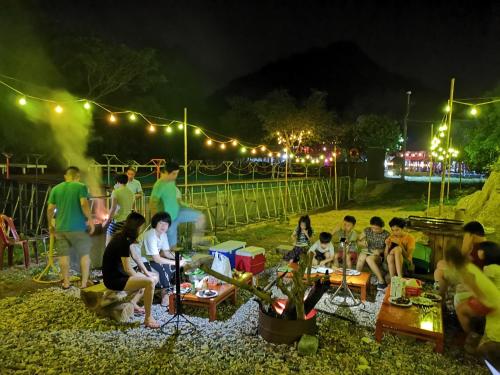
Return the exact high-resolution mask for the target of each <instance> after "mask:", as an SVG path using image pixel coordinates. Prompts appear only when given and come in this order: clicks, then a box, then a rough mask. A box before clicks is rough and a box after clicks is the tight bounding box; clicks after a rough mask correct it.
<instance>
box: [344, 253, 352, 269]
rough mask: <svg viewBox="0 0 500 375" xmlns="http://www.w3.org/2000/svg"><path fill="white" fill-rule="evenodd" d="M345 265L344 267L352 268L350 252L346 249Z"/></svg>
mask: <svg viewBox="0 0 500 375" xmlns="http://www.w3.org/2000/svg"><path fill="white" fill-rule="evenodd" d="M345 266H346V268H349V269H351V268H352V260H351V252H350V251H349V250H347V255H346V257H345Z"/></svg>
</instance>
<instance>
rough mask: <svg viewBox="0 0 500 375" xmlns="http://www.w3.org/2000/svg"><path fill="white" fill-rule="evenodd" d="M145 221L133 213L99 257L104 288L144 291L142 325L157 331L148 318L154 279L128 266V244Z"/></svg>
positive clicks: (135, 238) (156, 323)
mask: <svg viewBox="0 0 500 375" xmlns="http://www.w3.org/2000/svg"><path fill="white" fill-rule="evenodd" d="M145 222H146V220H145V219H144V217H143V216H142V215H141V214H138V213H137V212H132V213H131V214H130V215H128V217H127V220H126V221H125V224H124V225H123V227H122V229H121V230H120V231H119V232H117V233H116V234H115V235H114V236H113V238H112V239H111V241H110V243H109V244H108V246H106V250H104V255H103V258H102V276H103V281H104V285H105V286H106V288H108V289H110V290H117V291H120V290H123V291H126V292H135V291H140V290H141V289H144V310H145V314H146V315H145V317H144V325H145V326H146V327H148V328H159V327H160V324H159V323H158V322H157V321H156V320H155V319H154V318H153V317H152V315H151V306H152V304H153V293H154V288H155V285H156V283H157V279H156V278H154V277H151V276H146V275H144V274H142V273H138V272H135V271H134V269H133V268H132V266H131V264H130V251H131V245H133V244H134V243H136V241H137V237H138V236H139V230H140V228H141V226H142V225H143V224H144V223H145Z"/></svg>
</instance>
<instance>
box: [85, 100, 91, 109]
mask: <svg viewBox="0 0 500 375" xmlns="http://www.w3.org/2000/svg"><path fill="white" fill-rule="evenodd" d="M90 107H91V106H90V103H89V102H85V103H83V108H85V109H90Z"/></svg>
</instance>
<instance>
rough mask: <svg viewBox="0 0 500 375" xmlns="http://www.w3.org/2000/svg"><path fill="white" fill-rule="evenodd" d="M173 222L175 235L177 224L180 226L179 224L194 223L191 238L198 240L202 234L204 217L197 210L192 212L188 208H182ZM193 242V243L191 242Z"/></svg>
mask: <svg viewBox="0 0 500 375" xmlns="http://www.w3.org/2000/svg"><path fill="white" fill-rule="evenodd" d="M175 222H176V227H175V232H176V233H177V226H178V225H179V224H181V223H194V225H195V227H194V233H193V237H194V238H197V239H198V240H199V239H200V238H201V237H202V236H203V234H204V231H205V215H203V214H202V213H201V212H200V211H198V210H193V209H192V208H188V207H182V208H181V209H180V210H179V214H178V215H177V218H176V219H175ZM172 224H173V223H172ZM169 231H170V229H169ZM169 241H170V238H169ZM193 242H195V241H194V240H193ZM176 243H177V242H176Z"/></svg>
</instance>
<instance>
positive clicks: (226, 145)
mask: <svg viewBox="0 0 500 375" xmlns="http://www.w3.org/2000/svg"><path fill="white" fill-rule="evenodd" d="M0 76H2V77H6V78H9V79H13V80H16V81H19V80H17V79H15V78H12V77H8V76H5V75H2V74H0ZM0 85H3V86H4V87H6V88H8V89H9V90H11V91H13V92H14V93H15V94H16V95H17V96H18V98H17V104H18V105H19V106H21V107H25V106H28V105H29V104H30V102H43V103H48V104H49V105H51V106H52V109H53V111H54V112H55V113H56V114H58V115H62V114H63V113H64V111H65V107H67V106H68V105H69V104H75V103H76V104H81V105H82V106H83V108H84V109H85V110H87V111H92V110H93V108H98V109H99V110H101V111H103V112H105V114H106V119H107V121H108V122H109V123H110V124H111V125H117V124H119V123H120V121H121V119H122V118H123V117H126V118H127V119H128V121H130V122H137V121H140V120H142V121H143V122H144V124H145V125H146V128H147V130H148V132H150V133H156V132H157V131H158V130H159V129H164V132H165V134H167V135H169V134H172V133H174V132H175V130H176V129H177V130H181V131H183V130H184V126H187V127H188V128H191V129H193V134H194V135H195V136H198V137H205V141H204V144H205V146H206V147H209V148H213V149H219V150H220V151H225V150H226V149H231V148H232V149H237V148H239V151H240V153H242V154H249V155H250V156H254V157H259V156H260V157H269V158H282V159H287V158H290V160H291V161H295V162H297V163H306V162H310V163H312V164H319V163H322V162H326V161H328V160H329V161H333V159H334V158H335V157H338V156H339V155H334V152H333V151H331V152H329V153H328V152H326V151H327V149H326V147H323V151H324V152H325V153H324V154H319V155H316V156H314V157H313V156H312V155H310V154H304V155H302V156H299V155H294V154H293V153H292V152H290V151H289V150H288V149H287V148H284V149H283V150H281V151H273V150H272V149H271V148H270V147H268V146H267V145H264V144H252V143H250V142H244V141H241V140H239V139H236V138H232V137H227V136H224V135H221V134H218V133H216V132H214V131H211V130H208V129H204V128H202V127H200V126H198V125H195V124H190V123H186V124H185V123H184V122H183V121H180V120H173V119H167V118H164V117H159V116H156V115H149V114H145V113H141V112H139V111H134V110H127V109H122V108H117V107H114V106H112V105H108V104H104V103H99V102H97V101H94V100H91V99H85V98H75V99H74V100H55V99H52V98H44V97H40V96H36V95H31V94H28V93H25V92H23V91H21V90H19V89H17V88H15V87H13V86H12V85H10V84H8V83H7V82H5V81H4V80H1V79H0ZM303 135H304V134H303V132H301V133H300V134H297V135H293V137H294V140H295V138H296V139H297V140H298V141H299V142H301V141H302V137H303ZM282 143H284V139H283V138H282V137H281V135H279V134H278V144H279V145H281V144H282Z"/></svg>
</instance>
